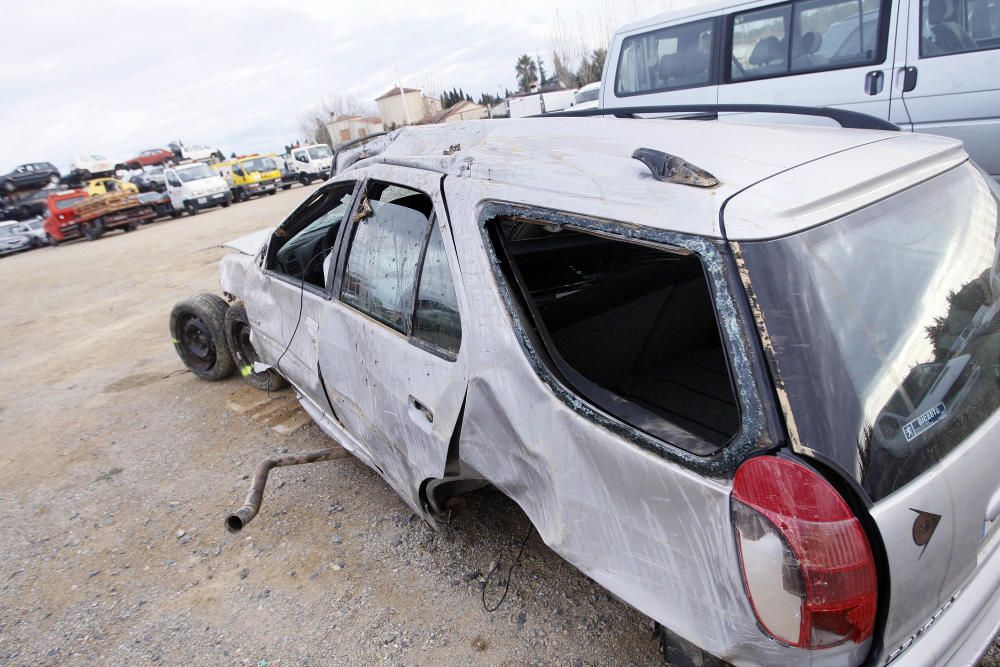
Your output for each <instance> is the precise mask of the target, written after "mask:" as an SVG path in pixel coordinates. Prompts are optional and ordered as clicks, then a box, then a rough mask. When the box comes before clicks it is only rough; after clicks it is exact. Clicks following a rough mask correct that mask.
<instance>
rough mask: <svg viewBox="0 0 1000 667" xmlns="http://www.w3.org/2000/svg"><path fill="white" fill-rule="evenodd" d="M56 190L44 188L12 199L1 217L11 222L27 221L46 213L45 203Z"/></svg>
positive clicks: (5, 206) (4, 207) (0, 212)
mask: <svg viewBox="0 0 1000 667" xmlns="http://www.w3.org/2000/svg"><path fill="white" fill-rule="evenodd" d="M53 191H54V190H53V189H51V188H43V189H41V190H34V191H32V192H28V193H25V194H22V195H21V196H16V197H12V198H11V199H10V200H8V201H7V202H6V203H5V204H4V205H3V207H2V211H0V217H3V218H7V219H11V220H27V219H28V218H31V217H34V216H36V215H43V214H44V213H45V202H46V200H47V199H48V196H49V194H50V193H52V192H53Z"/></svg>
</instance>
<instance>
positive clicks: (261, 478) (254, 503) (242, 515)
mask: <svg viewBox="0 0 1000 667" xmlns="http://www.w3.org/2000/svg"><path fill="white" fill-rule="evenodd" d="M343 457H344V450H342V449H340V448H339V447H338V448H336V449H321V450H319V451H316V452H308V453H306V454H286V455H284V456H272V457H271V458H269V459H264V460H263V461H261V462H260V463H259V464H258V465H257V471H256V472H255V473H254V474H253V482H252V483H251V484H250V493H248V494H247V499H246V500H245V501H244V502H243V507H241V508H239V509H238V510H236V511H235V512H233V513H232V514H230V515H229V516H227V517H226V530H228V531H229V532H230V533H238V532H240V531H241V530H243V527H244V526H246V525H247V524H248V523H250V522H251V521H253V518H254V517H255V516H257V512H259V511H260V504H261V502H262V501H263V500H264V486H265V485H266V484H267V476H268V474H269V473H270V472H271V469H272V468H281V467H284V466H297V465H300V464H303V463H316V462H317V461H332V460H333V459H339V458H343Z"/></svg>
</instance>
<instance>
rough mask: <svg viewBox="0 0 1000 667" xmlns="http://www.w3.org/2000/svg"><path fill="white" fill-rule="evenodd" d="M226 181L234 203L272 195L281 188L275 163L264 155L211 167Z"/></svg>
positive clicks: (241, 158)
mask: <svg viewBox="0 0 1000 667" xmlns="http://www.w3.org/2000/svg"><path fill="white" fill-rule="evenodd" d="M212 169H214V170H215V171H217V172H218V173H219V175H220V176H222V177H223V178H224V179H226V183H228V184H229V189H230V190H232V191H233V200H234V201H238V202H240V201H246V200H247V199H249V198H250V197H257V196H260V195H265V194H268V195H273V194H274V193H275V192H277V191H278V187H280V186H281V170H280V169H279V168H278V163H277V161H276V160H275V159H274V158H272V157H268V156H266V155H246V156H244V157H239V158H234V159H232V160H225V161H224V162H219V163H217V164H213V165H212Z"/></svg>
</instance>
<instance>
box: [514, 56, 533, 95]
mask: <svg viewBox="0 0 1000 667" xmlns="http://www.w3.org/2000/svg"><path fill="white" fill-rule="evenodd" d="M516 70H517V85H518V87H519V88H520V89H521V92H523V93H527V92H529V91H530V90H531V84H533V83H537V82H538V66H537V65H535V61H534V60H532V59H531V56H529V55H528V54H524V55H523V56H521V57H520V58H518V59H517V68H516Z"/></svg>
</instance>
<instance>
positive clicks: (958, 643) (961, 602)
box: [878, 531, 1000, 667]
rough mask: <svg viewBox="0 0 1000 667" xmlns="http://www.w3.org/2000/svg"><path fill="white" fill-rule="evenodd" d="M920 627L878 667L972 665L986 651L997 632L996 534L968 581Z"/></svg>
mask: <svg viewBox="0 0 1000 667" xmlns="http://www.w3.org/2000/svg"><path fill="white" fill-rule="evenodd" d="M924 628H925V629H924V630H923V632H915V633H914V634H915V635H916V636H915V637H914V638H911V640H909V641H908V645H904V647H900V648H897V649H892V650H889V651H887V652H886V653H885V655H883V656H882V657H881V658H880V659H879V661H878V664H880V665H885V664H889V663H891V664H892V665H893V667H897V666H898V667H915V666H918V665H919V666H923V665H928V666H930V665H955V666H956V667H958V666H959V665H962V666H964V665H973V664H975V663H976V662H977V661H978V660H979V658H980V657H981V656H982V655H983V653H985V652H986V651H987V649H988V648H989V646H990V643H991V642H992V641H993V638H994V637H995V636H996V634H997V631H998V630H1000V531H994V534H993V535H992V537H991V538H990V540H989V543H988V544H986V545H984V546H983V547H982V550H981V551H980V558H979V564H978V568H977V570H976V573H975V575H973V577H972V579H970V580H969V581H968V582H967V583H966V585H965V586H964V587H963V588H962V590H961V591H960V592H959V593H958V594H956V595H955V597H954V598H952V600H951V603H950V604H949V605H947V606H946V607H945V608H944V609H943V610H942V611H940V612H938V616H937V618H935V619H928V624H927V625H925V626H924ZM893 653H895V654H896V656H895V657H893Z"/></svg>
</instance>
